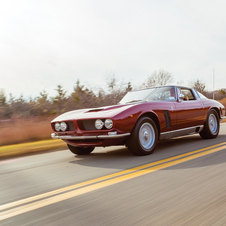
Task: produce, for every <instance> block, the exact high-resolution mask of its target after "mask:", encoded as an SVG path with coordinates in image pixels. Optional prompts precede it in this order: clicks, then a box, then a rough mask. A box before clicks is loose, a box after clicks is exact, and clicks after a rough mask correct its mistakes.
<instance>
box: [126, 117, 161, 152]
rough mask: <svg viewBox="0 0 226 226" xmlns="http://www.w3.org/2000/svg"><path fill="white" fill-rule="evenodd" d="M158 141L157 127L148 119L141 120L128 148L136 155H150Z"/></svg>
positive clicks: (134, 130) (129, 141)
mask: <svg viewBox="0 0 226 226" xmlns="http://www.w3.org/2000/svg"><path fill="white" fill-rule="evenodd" d="M157 140H158V132H157V127H156V125H155V123H154V121H153V120H152V119H150V118H148V117H142V118H140V119H139V120H138V121H137V123H136V125H135V127H134V129H133V132H132V134H131V136H130V137H129V139H128V142H127V147H128V149H129V151H130V152H131V153H132V154H134V155H150V154H151V153H152V152H153V151H154V149H155V146H156V143H157Z"/></svg>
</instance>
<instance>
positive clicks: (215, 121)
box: [199, 109, 220, 139]
mask: <svg viewBox="0 0 226 226" xmlns="http://www.w3.org/2000/svg"><path fill="white" fill-rule="evenodd" d="M219 130H220V123H219V115H218V113H217V112H216V110H214V109H212V110H210V112H209V113H208V115H207V118H206V121H205V124H204V128H203V130H202V131H201V132H200V133H199V134H200V136H201V137H202V138H203V139H212V138H216V137H217V136H218V134H219Z"/></svg>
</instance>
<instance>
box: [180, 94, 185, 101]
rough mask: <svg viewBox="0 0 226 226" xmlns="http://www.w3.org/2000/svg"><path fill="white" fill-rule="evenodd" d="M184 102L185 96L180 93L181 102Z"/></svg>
mask: <svg viewBox="0 0 226 226" xmlns="http://www.w3.org/2000/svg"><path fill="white" fill-rule="evenodd" d="M182 100H184V94H182V93H180V94H179V101H182Z"/></svg>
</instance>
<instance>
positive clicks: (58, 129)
mask: <svg viewBox="0 0 226 226" xmlns="http://www.w3.org/2000/svg"><path fill="white" fill-rule="evenodd" d="M55 130H56V131H57V132H59V131H60V123H59V122H57V123H55Z"/></svg>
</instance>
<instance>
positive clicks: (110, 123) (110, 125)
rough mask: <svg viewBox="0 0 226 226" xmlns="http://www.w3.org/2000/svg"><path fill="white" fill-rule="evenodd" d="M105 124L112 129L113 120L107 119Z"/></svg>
mask: <svg viewBox="0 0 226 226" xmlns="http://www.w3.org/2000/svg"><path fill="white" fill-rule="evenodd" d="M104 125H105V127H106V128H107V129H111V128H112V127H113V121H112V120H111V119H106V120H105V122H104Z"/></svg>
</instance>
